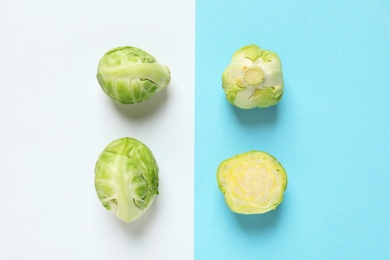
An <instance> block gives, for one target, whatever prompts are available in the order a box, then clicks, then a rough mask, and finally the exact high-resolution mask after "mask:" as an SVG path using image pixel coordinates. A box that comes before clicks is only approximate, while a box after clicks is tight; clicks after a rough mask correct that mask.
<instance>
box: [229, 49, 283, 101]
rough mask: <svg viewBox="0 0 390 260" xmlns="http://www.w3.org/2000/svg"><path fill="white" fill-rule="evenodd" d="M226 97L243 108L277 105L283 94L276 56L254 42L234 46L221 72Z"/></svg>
mask: <svg viewBox="0 0 390 260" xmlns="http://www.w3.org/2000/svg"><path fill="white" fill-rule="evenodd" d="M222 87H223V89H224V91H225V94H226V99H227V100H228V101H229V102H230V103H231V104H233V105H235V106H236V107H238V108H242V109H252V108H255V107H259V108H265V107H269V106H273V105H276V104H277V103H278V102H279V101H280V99H281V98H282V96H283V88H284V86H283V72H282V64H281V62H280V59H279V56H278V55H277V54H276V53H274V52H272V51H268V50H263V49H261V48H260V47H258V46H257V45H254V44H252V45H248V46H245V47H242V48H241V49H239V50H237V51H236V52H235V53H234V54H233V57H232V60H231V63H230V64H229V65H228V66H227V67H226V69H225V70H224V72H223V74H222Z"/></svg>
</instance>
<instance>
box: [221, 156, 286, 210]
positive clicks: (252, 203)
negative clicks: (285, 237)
mask: <svg viewBox="0 0 390 260" xmlns="http://www.w3.org/2000/svg"><path fill="white" fill-rule="evenodd" d="M217 181H218V186H219V189H220V190H221V192H222V193H223V195H224V197H225V201H226V203H227V205H228V206H229V208H230V209H231V210H232V211H233V212H236V213H240V214H261V213H265V212H268V211H270V210H273V209H275V208H276V207H277V206H278V205H279V204H280V203H281V202H282V200H283V193H284V191H285V190H286V187H287V175H286V172H285V170H284V168H283V166H282V165H281V164H280V163H279V162H278V161H277V160H276V159H275V158H274V157H273V156H271V155H270V154H268V153H265V152H260V151H249V152H246V153H242V154H238V155H236V156H233V157H232V158H230V159H227V160H225V161H223V162H222V163H221V164H220V165H219V167H218V170H217Z"/></svg>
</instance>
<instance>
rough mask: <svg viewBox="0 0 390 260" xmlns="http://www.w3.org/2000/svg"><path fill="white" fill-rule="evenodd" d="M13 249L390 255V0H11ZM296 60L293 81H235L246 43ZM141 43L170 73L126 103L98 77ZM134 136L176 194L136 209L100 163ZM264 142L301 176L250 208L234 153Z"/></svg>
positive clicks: (4, 28) (0, 227) (20, 252)
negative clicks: (256, 88) (262, 92)
mask: <svg viewBox="0 0 390 260" xmlns="http://www.w3.org/2000/svg"><path fill="white" fill-rule="evenodd" d="M0 11H1V15H0V78H1V83H0V88H1V94H0V104H1V109H0V121H1V124H0V133H1V134H0V145H1V149H0V165H1V171H0V177H1V178H0V179H1V181H0V194H1V202H2V203H1V209H0V259H107V258H110V259H164V260H165V259H168V260H170V259H202V260H203V259H206V260H208V259H244V260H246V259H388V258H390V221H389V219H390V170H389V169H390V160H389V158H388V157H389V156H388V155H389V154H390V115H389V113H390V99H389V96H390V83H389V78H390V48H389V47H390V33H389V32H388V31H389V28H390V4H389V2H387V1H384V0H382V1H381V0H373V1H370V2H367V1H360V0H359V1H349V0H340V1H336V2H329V1H322V0H321V1H304V0H302V1H284V0H283V1H254V0H250V1H220V0H218V1H206V0H196V1H195V0H184V1H179V0H171V1H165V2H164V1H156V0H146V1H124V0H114V1H109V2H107V1H102V0H97V1H91V0H81V1H75V0H68V1H63V0H59V1H47V0H37V1H26V0H15V1H10V0H3V1H1V2H0ZM251 43H255V44H258V45H259V46H261V47H262V48H265V49H270V50H273V51H275V52H277V53H278V54H279V56H280V58H281V61H282V65H283V71H284V80H285V94H284V97H283V98H282V100H281V102H280V103H279V104H278V105H277V106H275V107H271V108H268V109H262V110H260V109H254V110H239V109H237V108H235V107H233V106H231V105H230V104H229V103H228V102H227V101H226V100H225V97H224V93H223V90H222V88H221V74H222V71H223V70H224V68H225V67H226V66H227V65H228V63H229V62H230V59H231V55H232V54H233V52H234V51H235V50H237V49H238V48H240V47H242V46H244V45H247V44H251ZM121 45H132V46H137V47H140V48H142V49H144V50H146V51H148V52H150V53H151V54H152V55H154V56H155V57H156V58H157V59H158V60H159V61H160V62H161V63H164V64H166V65H168V66H169V67H170V69H171V73H172V82H171V85H170V86H169V87H168V88H167V89H166V90H164V91H162V92H160V93H158V94H157V95H156V96H154V97H153V98H152V99H150V100H149V101H147V102H145V103H142V104H139V105H134V106H121V105H118V104H115V103H114V102H112V101H111V100H110V99H109V98H108V97H107V96H105V94H104V93H103V92H102V91H101V89H100V87H99V85H98V83H97V80H96V79H95V74H96V69H97V64H98V61H99V59H100V57H101V56H102V55H103V54H104V53H105V52H106V51H107V50H109V49H111V48H114V47H117V46H121ZM124 136H130V137H134V138H137V139H139V140H140V141H142V142H144V143H145V144H147V145H148V146H149V148H150V149H151V150H152V151H153V153H154V155H155V157H156V160H157V161H158V164H159V167H160V194H159V196H158V197H157V198H156V200H155V202H154V204H153V205H152V206H151V208H150V209H148V211H147V212H146V213H145V215H144V216H143V217H142V218H141V219H139V220H137V221H135V222H133V223H130V224H125V223H122V222H121V221H120V220H119V219H117V218H115V216H113V215H111V213H109V212H106V211H105V209H104V208H103V207H102V206H101V205H100V202H99V200H98V199H97V196H96V194H95V190H94V187H93V175H94V164H95V162H96V159H97V157H98V155H99V154H100V152H101V151H102V150H103V149H104V147H105V146H106V145H107V144H108V143H109V142H110V141H112V140H114V139H116V138H119V137H124ZM252 149H257V150H263V151H267V152H269V153H271V154H273V155H274V156H275V157H276V158H278V159H279V161H280V162H281V163H282V164H283V166H284V167H285V169H286V171H287V174H288V177H289V180H288V187H287V191H286V193H285V200H284V201H283V203H282V204H281V205H280V206H279V207H278V208H277V210H275V211H273V212H270V213H267V214H264V215H252V216H246V215H237V214H234V213H232V212H231V211H230V210H229V209H228V208H227V206H226V204H225V202H224V200H223V197H222V195H221V193H220V192H219V190H218V187H217V185H216V177H215V171H216V168H217V167H218V165H219V163H220V162H221V161H222V160H224V159H226V158H228V157H231V156H233V155H235V154H237V153H241V152H245V151H248V150H252Z"/></svg>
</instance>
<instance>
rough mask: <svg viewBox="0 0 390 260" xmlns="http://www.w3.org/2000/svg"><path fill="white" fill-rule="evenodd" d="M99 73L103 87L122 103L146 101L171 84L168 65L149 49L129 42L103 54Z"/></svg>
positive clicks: (98, 77) (98, 76)
mask: <svg viewBox="0 0 390 260" xmlns="http://www.w3.org/2000/svg"><path fill="white" fill-rule="evenodd" d="M96 77H97V80H98V82H99V84H100V86H101V87H102V89H103V91H104V92H105V93H106V94H107V95H108V96H109V97H111V98H112V99H113V100H115V101H117V102H119V103H121V104H134V103H140V102H143V101H145V100H147V99H149V98H150V97H152V96H153V95H154V94H155V93H157V92H158V91H160V90H161V89H163V88H165V87H166V86H168V84H169V82H170V80H171V74H170V70H169V68H168V67H167V66H165V65H162V64H160V63H158V62H157V61H156V59H155V58H154V57H153V56H152V55H150V54H149V53H147V52H145V51H143V50H141V49H139V48H136V47H130V46H124V47H118V48H115V49H112V50H110V51H108V52H107V53H106V54H104V55H103V57H102V58H101V59H100V62H99V66H98V71H97V75H96Z"/></svg>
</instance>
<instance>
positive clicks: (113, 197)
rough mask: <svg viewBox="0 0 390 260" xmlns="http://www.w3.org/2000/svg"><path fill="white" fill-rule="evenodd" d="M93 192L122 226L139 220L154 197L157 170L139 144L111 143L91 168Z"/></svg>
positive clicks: (144, 148)
mask: <svg viewBox="0 0 390 260" xmlns="http://www.w3.org/2000/svg"><path fill="white" fill-rule="evenodd" d="M95 189H96V192H97V195H98V197H99V199H100V201H101V203H102V204H103V206H104V207H105V208H106V209H107V210H109V211H111V212H112V213H114V214H115V215H116V216H117V217H118V218H120V219H121V220H123V221H124V222H131V221H133V220H135V219H137V218H139V217H140V216H141V215H142V214H143V213H144V212H145V211H146V209H148V207H149V206H150V205H151V204H152V202H153V200H154V198H155V196H156V195H157V194H158V166H157V163H156V160H155V159H154V156H153V154H152V152H151V151H150V150H149V148H148V147H147V146H146V145H145V144H143V143H141V142H140V141H138V140H136V139H133V138H127V137H125V138H121V139H117V140H115V141H113V142H111V143H110V144H109V145H108V146H107V147H106V148H105V149H104V151H103V152H102V153H101V154H100V156H99V159H98V160H97V163H96V166H95Z"/></svg>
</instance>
